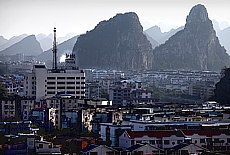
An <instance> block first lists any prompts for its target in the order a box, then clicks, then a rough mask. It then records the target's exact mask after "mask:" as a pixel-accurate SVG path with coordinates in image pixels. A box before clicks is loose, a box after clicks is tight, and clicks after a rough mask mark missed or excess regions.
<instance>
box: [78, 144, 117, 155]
mask: <svg viewBox="0 0 230 155" xmlns="http://www.w3.org/2000/svg"><path fill="white" fill-rule="evenodd" d="M81 153H82V154H83V155H117V154H118V151H117V150H115V149H113V148H111V147H108V146H106V145H94V144H93V145H90V146H88V147H86V148H84V149H83V150H81Z"/></svg>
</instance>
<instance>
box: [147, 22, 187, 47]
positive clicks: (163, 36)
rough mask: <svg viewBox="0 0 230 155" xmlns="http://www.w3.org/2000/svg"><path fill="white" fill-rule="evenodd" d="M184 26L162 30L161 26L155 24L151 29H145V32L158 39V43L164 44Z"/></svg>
mask: <svg viewBox="0 0 230 155" xmlns="http://www.w3.org/2000/svg"><path fill="white" fill-rule="evenodd" d="M183 28H184V27H183V26H181V27H178V28H177V29H171V30H170V31H168V32H161V28H160V27H159V26H156V25H155V26H153V27H150V28H149V29H147V30H145V31H144V32H145V34H147V35H149V36H150V37H151V38H153V39H154V40H156V42H157V43H158V44H164V43H165V41H166V40H168V39H169V38H170V37H171V36H172V35H174V34H175V33H177V32H178V31H180V30H182V29H183Z"/></svg>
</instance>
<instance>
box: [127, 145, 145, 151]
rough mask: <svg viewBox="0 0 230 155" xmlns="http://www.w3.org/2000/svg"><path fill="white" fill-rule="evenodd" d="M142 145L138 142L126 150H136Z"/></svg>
mask: <svg viewBox="0 0 230 155" xmlns="http://www.w3.org/2000/svg"><path fill="white" fill-rule="evenodd" d="M142 146H143V144H136V145H133V146H131V147H129V148H127V149H126V150H129V151H133V150H136V149H138V148H140V147H142Z"/></svg>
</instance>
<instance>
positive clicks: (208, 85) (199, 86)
mask: <svg viewBox="0 0 230 155" xmlns="http://www.w3.org/2000/svg"><path fill="white" fill-rule="evenodd" d="M214 89H215V82H213V81H205V82H204V81H201V82H193V83H191V84H190V85H189V95H192V96H195V97H198V98H201V99H204V100H206V99H208V98H210V97H211V96H213V95H214Z"/></svg>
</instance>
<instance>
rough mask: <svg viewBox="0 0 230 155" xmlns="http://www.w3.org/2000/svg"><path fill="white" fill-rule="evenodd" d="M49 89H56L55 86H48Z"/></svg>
mask: <svg viewBox="0 0 230 155" xmlns="http://www.w3.org/2000/svg"><path fill="white" fill-rule="evenodd" d="M47 89H55V87H47Z"/></svg>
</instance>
